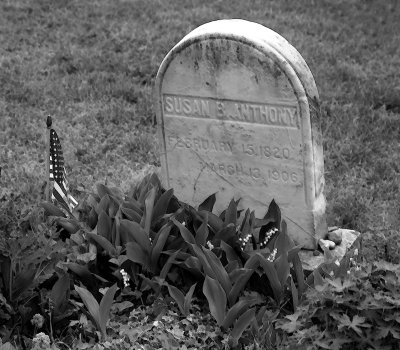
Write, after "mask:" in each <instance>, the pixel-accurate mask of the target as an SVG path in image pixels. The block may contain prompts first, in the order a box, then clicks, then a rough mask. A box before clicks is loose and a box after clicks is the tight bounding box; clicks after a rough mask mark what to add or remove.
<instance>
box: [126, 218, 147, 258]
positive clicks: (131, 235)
mask: <svg viewBox="0 0 400 350" xmlns="http://www.w3.org/2000/svg"><path fill="white" fill-rule="evenodd" d="M120 233H121V236H122V237H124V239H125V242H131V241H135V242H136V243H138V244H139V245H140V246H141V247H142V248H143V250H144V251H145V252H146V253H148V254H149V253H150V250H151V245H150V240H149V236H148V234H147V232H146V231H145V230H144V229H143V228H142V227H141V226H140V225H139V224H138V223H137V222H134V221H129V220H121V224H120Z"/></svg>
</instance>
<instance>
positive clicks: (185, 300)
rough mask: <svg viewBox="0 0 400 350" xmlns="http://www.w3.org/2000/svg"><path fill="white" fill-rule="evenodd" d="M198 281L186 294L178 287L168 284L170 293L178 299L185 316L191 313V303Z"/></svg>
mask: <svg viewBox="0 0 400 350" xmlns="http://www.w3.org/2000/svg"><path fill="white" fill-rule="evenodd" d="M196 285H197V283H195V284H193V285H192V286H191V287H190V288H189V291H188V292H187V293H186V295H184V294H183V293H182V292H181V291H180V290H179V289H178V288H176V287H175V286H171V285H168V291H169V295H170V296H171V297H172V298H173V299H174V300H175V301H176V303H177V304H178V307H179V310H180V311H181V313H182V314H183V315H184V316H188V315H189V311H190V303H191V301H192V297H193V293H194V289H195V288H196Z"/></svg>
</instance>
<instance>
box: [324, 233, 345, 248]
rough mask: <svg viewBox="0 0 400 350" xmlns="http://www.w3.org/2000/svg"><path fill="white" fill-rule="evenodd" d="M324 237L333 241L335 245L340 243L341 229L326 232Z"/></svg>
mask: <svg viewBox="0 0 400 350" xmlns="http://www.w3.org/2000/svg"><path fill="white" fill-rule="evenodd" d="M326 239H328V240H330V241H332V242H335V244H336V245H339V244H340V243H342V230H335V231H331V232H328V234H327V235H326Z"/></svg>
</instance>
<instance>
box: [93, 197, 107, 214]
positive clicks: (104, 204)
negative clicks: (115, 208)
mask: <svg viewBox="0 0 400 350" xmlns="http://www.w3.org/2000/svg"><path fill="white" fill-rule="evenodd" d="M109 206H110V197H109V196H108V194H106V195H105V196H104V197H102V198H101V199H100V202H99V203H98V204H97V206H96V213H97V215H100V213H101V212H102V211H103V210H104V211H105V212H106V213H107V212H108V208H109Z"/></svg>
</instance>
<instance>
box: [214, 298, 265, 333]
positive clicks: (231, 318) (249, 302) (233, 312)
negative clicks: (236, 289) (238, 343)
mask: <svg viewBox="0 0 400 350" xmlns="http://www.w3.org/2000/svg"><path fill="white" fill-rule="evenodd" d="M258 302H259V300H258V299H255V298H243V299H240V300H239V301H238V302H237V303H235V304H234V305H233V306H232V307H231V308H230V309H229V310H228V312H227V313H226V315H225V318H224V321H223V322H222V325H221V326H222V328H224V329H228V328H229V327H230V326H232V325H233V323H234V322H235V321H236V320H237V318H238V317H239V316H240V315H241V314H242V313H243V312H244V311H245V310H247V309H248V308H249V307H251V306H253V305H254V304H257V303H258Z"/></svg>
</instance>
